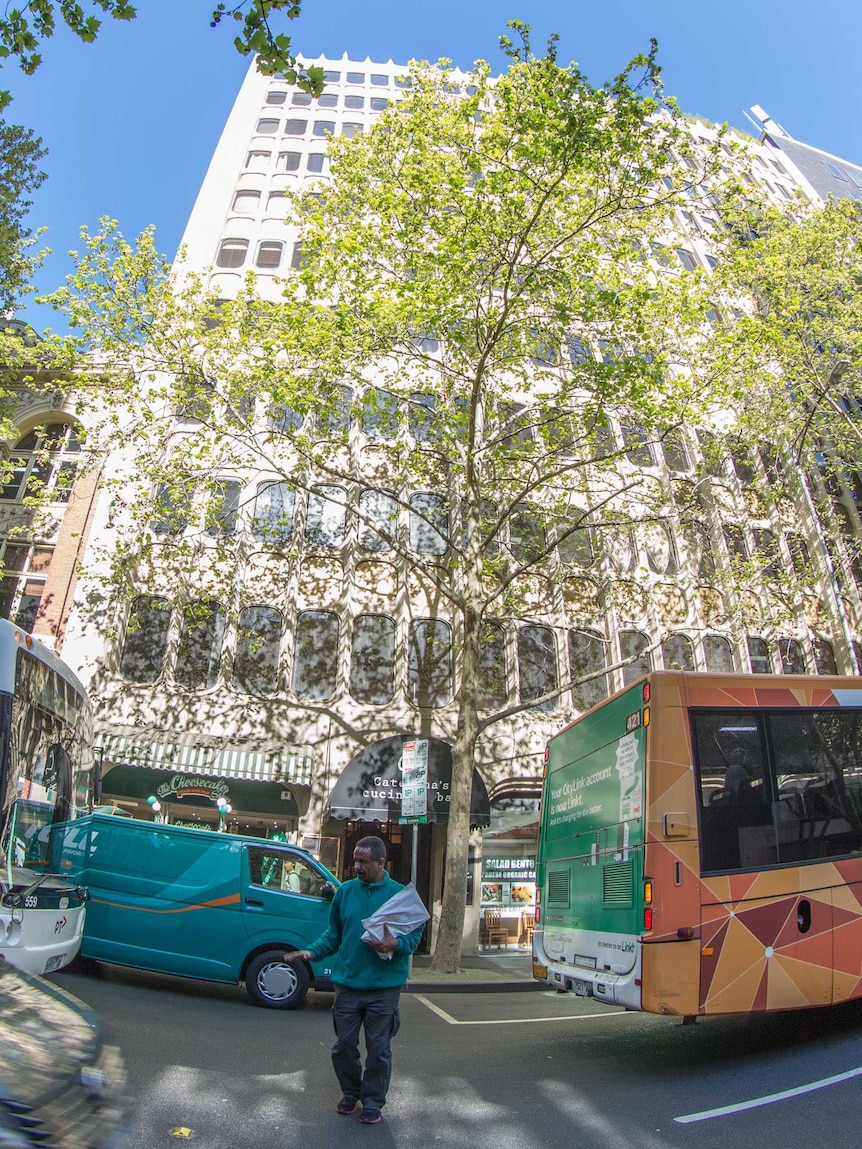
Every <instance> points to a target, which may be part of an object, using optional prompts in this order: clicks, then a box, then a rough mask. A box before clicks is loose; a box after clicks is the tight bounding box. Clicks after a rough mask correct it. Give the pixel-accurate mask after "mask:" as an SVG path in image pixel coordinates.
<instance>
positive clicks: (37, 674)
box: [0, 619, 97, 974]
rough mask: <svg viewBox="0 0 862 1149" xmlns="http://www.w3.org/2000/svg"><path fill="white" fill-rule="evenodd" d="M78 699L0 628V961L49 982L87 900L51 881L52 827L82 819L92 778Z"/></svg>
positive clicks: (80, 692) (73, 942)
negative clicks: (44, 974)
mask: <svg viewBox="0 0 862 1149" xmlns="http://www.w3.org/2000/svg"><path fill="white" fill-rule="evenodd" d="M92 734H93V721H92V712H91V709H90V703H89V701H88V699H87V694H86V691H85V690H84V687H83V686H82V685H81V683H80V682H79V681H78V679H77V678H76V677H75V675H74V674H72V672H71V671H70V670H69V669H68V668H67V667H66V666H65V665H64V664H63V662H62V661H61V659H60V658H58V657H57V655H56V654H54V653H53V652H52V651H50V650H48V648H47V647H45V646H42V645H41V643H39V642H38V641H36V640H35V639H34V638H32V637H31V636H30V635H29V634H26V633H25V632H24V631H22V630H21V629H20V628H18V627H16V626H15V625H14V624H13V623H11V622H8V621H7V620H5V619H0V957H3V958H5V959H6V961H8V962H10V963H11V964H12V965H15V966H18V967H19V968H21V969H24V970H26V971H27V972H29V973H37V974H42V973H50V972H51V971H52V970H57V969H61V968H62V967H63V966H64V965H67V964H68V963H69V962H70V961H72V959H73V958H74V957H75V955H76V954H77V952H78V950H79V948H80V945H81V934H82V932H83V928H84V903H85V902H86V898H87V892H86V890H85V889H83V888H82V887H80V886H77V885H76V884H75V883H74V882H71V881H69V880H67V879H64V877H63V876H62V874H59V873H56V872H55V868H54V866H53V865H52V859H51V827H52V826H53V825H55V824H57V823H58V822H66V821H69V820H70V819H72V818H75V817H77V816H78V815H81V814H87V813H89V811H90V809H91V808H92V805H93V800H94V797H95V794H94V789H95V787H96V784H97V783H96V779H97V772H96V768H95V763H94V760H93V749H92V742H93V738H92Z"/></svg>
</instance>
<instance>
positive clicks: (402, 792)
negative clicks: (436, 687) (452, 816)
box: [329, 734, 490, 826]
mask: <svg viewBox="0 0 862 1149" xmlns="http://www.w3.org/2000/svg"><path fill="white" fill-rule="evenodd" d="M451 794H452V754H451V751H450V749H449V745H448V743H446V742H444V741H443V740H442V739H440V738H417V737H413V736H412V735H406V734H404V735H402V734H398V735H394V736H393V737H390V738H383V739H381V740H380V741H379V742H375V743H373V744H372V745H371V746H366V747H365V748H364V749H363V750H361V751H360V752H359V753H358V754H357V755H356V756H355V757H354V758H353V759H352V760H351V761H350V762H349V763H348V764H347V766H346V767H345V769H344V772H343V773H342V775H341V777H340V778H339V779H338V781H337V782H336V783H335V786H334V787H333V789H332V793H331V795H330V798H329V812H330V814H331V815H332V817H334V818H343V819H349V820H351V821H364V822H397V821H399V819H401V818H405V817H409V818H411V820H412V819H414V818H415V819H416V820H417V821H418V820H419V819H423V820H424V819H427V821H428V822H434V823H442V822H446V821H447V820H448V817H449V802H450V798H451ZM408 811H410V813H408ZM470 819H471V823H472V824H473V825H477V826H487V825H488V824H489V823H490V807H489V803H488V792H487V790H486V789H485V785H484V783H483V782H482V779H481V777H480V776H479V774H478V772H477V771H475V770H474V771H473V788H472V793H471V801H470Z"/></svg>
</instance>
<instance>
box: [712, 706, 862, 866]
mask: <svg viewBox="0 0 862 1149" xmlns="http://www.w3.org/2000/svg"><path fill="white" fill-rule="evenodd" d="M691 723H692V734H693V742H694V748H695V763H696V766H697V770H698V778H699V783H700V792H701V852H702V866H701V868H702V870H703V871H704V872H713V873H716V872H722V871H728V870H740V869H744V870H753V869H760V868H761V867H763V866H768V865H774V864H776V863H777V864H779V865H788V864H790V865H792V864H796V863H799V862H808V861H817V860H819V859H824V858H836V857H847V856H850V855H854V854H859V853H862V818H860V811H862V792H860V790H862V788H860V783H862V774H860V771H859V764H858V746H859V742H860V737H862V713H860V711H859V710H857V709H856V708H853V709H818V710H816V711H815V710H802V709H799V710H797V709H782V710H776V711H768V712H765V713H764V712H762V711H760V712H753V711H750V710H743V711H739V710H733V711H704V712H700V713H693V714H692V715H691Z"/></svg>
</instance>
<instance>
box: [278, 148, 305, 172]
mask: <svg viewBox="0 0 862 1149" xmlns="http://www.w3.org/2000/svg"><path fill="white" fill-rule="evenodd" d="M301 159H302V156H301V154H300V153H299V152H279V153H278V170H279V171H280V172H298V171H299V161H300V160H301Z"/></svg>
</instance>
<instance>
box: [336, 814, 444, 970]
mask: <svg viewBox="0 0 862 1149" xmlns="http://www.w3.org/2000/svg"><path fill="white" fill-rule="evenodd" d="M413 834H418V840H417V843H416V849H417V857H416V892H417V893H418V894H419V897H420V898H421V899H422V901H423V902H424V903H425V905H426V906H427V905H430V901H431V827H430V826H399V825H398V823H397V822H359V821H352V822H348V823H347V834H346V836H345V840H344V855H343V858H344V861H343V864H342V873H341V874H340V875H339V876H340V877H341V879H342V881H346V880H347V879H348V878H352V877H353V876H354V874H353V851H354V849H355V848H356V844H357V842H360V841H361V840H362V839H363V838H367V837H373V838H381V839H382V840H383V841H384V842H385V843H386V869H387V872H388V873H389V876H390V877H392V878H394V879H395V881H396V882H400V883H401V884H402V885H403V886H406V885H407V883H408V882H409V881H410V880H411V874H410V869H411V855H412V851H413ZM427 943H428V938H427V931H426V936H425V937H423V939H422V943H421V945H420V947H419V951H420V953H426V952H427Z"/></svg>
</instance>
